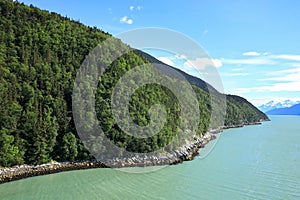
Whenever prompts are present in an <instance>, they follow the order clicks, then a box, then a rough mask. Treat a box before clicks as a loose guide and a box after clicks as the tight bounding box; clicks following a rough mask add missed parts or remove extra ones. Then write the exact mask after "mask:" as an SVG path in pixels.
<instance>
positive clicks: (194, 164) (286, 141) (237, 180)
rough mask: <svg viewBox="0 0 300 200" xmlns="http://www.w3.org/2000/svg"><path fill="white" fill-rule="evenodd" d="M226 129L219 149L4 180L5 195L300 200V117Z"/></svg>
mask: <svg viewBox="0 0 300 200" xmlns="http://www.w3.org/2000/svg"><path fill="white" fill-rule="evenodd" d="M271 119H272V121H271V122H266V123H264V124H263V125H261V126H248V127H244V128H239V129H230V130H226V131H224V132H223V133H222V134H221V135H220V138H219V141H218V143H217V145H216V146H215V148H214V149H213V151H212V152H211V153H210V154H209V155H208V156H207V157H205V158H204V159H199V158H196V159H195V160H194V161H191V162H184V163H183V164H180V165H176V166H169V167H165V168H163V169H160V170H157V171H154V172H152V173H145V174H132V173H125V172H121V171H118V170H113V169H92V170H82V171H72V172H63V173H59V174H53V175H47V176H41V177H34V178H29V179H24V180H20V181H16V182H11V183H6V184H2V185H0V199H1V200H4V199H13V200H16V199H39V200H40V199H207V200H214V199H217V200H219V199H222V200H227V199H228V200H235V199H264V200H265V199H284V200H287V199H300V126H299V122H300V117H292V116H286V117H283V116H280V117H272V118H271Z"/></svg>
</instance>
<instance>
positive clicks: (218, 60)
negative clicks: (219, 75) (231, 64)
mask: <svg viewBox="0 0 300 200" xmlns="http://www.w3.org/2000/svg"><path fill="white" fill-rule="evenodd" d="M211 60H212V61H213V63H214V65H215V67H217V68H219V67H222V65H223V63H222V61H221V60H220V59H216V58H213V59H211Z"/></svg>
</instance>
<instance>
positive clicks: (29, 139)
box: [0, 0, 267, 166]
mask: <svg viewBox="0 0 300 200" xmlns="http://www.w3.org/2000/svg"><path fill="white" fill-rule="evenodd" d="M0 13H1V16H0V27H1V28H0V97H1V98H0V166H13V165H17V164H24V163H26V164H42V163H47V162H49V161H51V160H56V161H74V160H88V159H92V158H93V156H91V154H90V153H89V152H88V151H87V150H86V148H85V147H84V145H83V143H82V141H81V140H80V139H79V137H78V135H77V133H76V129H75V125H74V120H73V115H72V92H73V86H74V80H75V77H76V74H77V71H78V68H79V67H80V65H81V63H82V62H83V61H84V59H85V57H86V56H87V55H88V53H89V52H90V51H91V50H92V49H94V47H95V46H96V45H98V44H99V43H101V42H102V41H104V40H105V39H107V38H110V37H111V35H109V34H108V33H104V32H103V31H100V30H98V29H97V28H95V27H87V26H84V25H82V24H81V23H80V22H77V21H74V20H71V19H69V18H67V17H62V16H60V15H58V14H56V13H52V12H51V13H50V12H48V11H42V10H40V9H38V8H35V7H33V6H26V5H24V4H22V3H18V2H13V1H4V0H1V1H0ZM114 50H115V51H118V48H117V47H115V49H114ZM108 53H109V52H108ZM108 56H109V55H108ZM146 63H149V60H148V59H147V58H145V57H143V56H141V55H139V54H137V53H135V52H134V51H130V52H128V53H126V54H125V55H123V56H122V57H120V58H118V59H117V60H115V61H114V62H113V63H112V64H111V65H110V66H109V68H108V69H107V70H106V72H105V73H104V74H103V77H102V78H101V80H100V81H99V85H98V89H97V93H96V108H95V109H96V112H97V117H98V119H99V123H100V124H101V126H102V128H103V130H104V131H105V134H106V136H107V137H108V138H109V139H110V140H111V141H113V142H114V143H115V144H116V145H117V146H119V147H121V148H124V149H126V150H128V151H132V152H151V151H154V150H157V149H160V148H162V147H164V146H165V145H167V144H169V143H170V142H171V141H172V139H173V137H174V133H175V132H176V131H177V130H178V126H179V123H180V116H179V115H180V114H179V112H180V105H179V104H178V101H176V98H175V97H174V95H173V94H172V93H171V92H170V90H168V89H167V88H165V87H162V86H160V85H155V84H152V85H145V86H143V87H141V88H140V89H138V90H137V91H136V92H135V93H134V94H133V95H132V101H131V102H130V116H131V117H132V119H133V121H134V122H135V123H136V124H138V125H140V126H146V125H147V124H149V123H150V116H149V113H148V110H149V108H150V107H151V106H152V105H155V104H163V105H164V106H165V108H166V111H167V113H168V114H169V115H168V118H167V121H166V124H165V126H164V127H163V129H162V131H161V132H159V133H158V134H156V135H155V136H153V137H149V138H146V139H137V138H135V137H133V136H130V135H128V134H124V133H123V132H122V130H121V129H120V127H118V125H117V124H116V122H115V121H114V119H113V117H112V111H111V104H110V103H111V102H110V97H111V94H112V88H113V87H114V85H115V84H116V83H117V82H118V80H119V79H120V77H122V76H123V75H124V74H125V73H126V71H128V70H130V69H132V68H133V67H134V66H137V65H142V64H146ZM170 81H172V80H171V79H170ZM193 88H194V91H195V92H196V94H197V98H198V102H199V108H200V112H201V117H199V127H198V129H197V130H196V132H195V134H198V135H200V134H202V133H204V132H205V131H207V129H208V128H209V124H210V123H211V121H210V114H211V113H210V112H211V102H210V96H209V94H208V93H207V92H206V91H205V90H203V89H201V88H199V87H196V86H193ZM227 105H228V107H227V115H226V119H225V124H227V125H232V124H240V123H246V122H254V121H258V120H260V119H267V117H266V116H265V115H264V114H263V113H261V112H259V111H258V110H257V109H256V108H255V107H252V105H251V104H249V103H248V102H247V101H246V100H244V99H241V98H240V97H235V96H228V99H227ZM216 121H217V122H216V124H218V119H216ZM218 125H220V124H218ZM182 131H184V130H182ZM95 148H101V147H95Z"/></svg>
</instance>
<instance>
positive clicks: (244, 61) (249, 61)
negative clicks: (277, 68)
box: [222, 58, 274, 65]
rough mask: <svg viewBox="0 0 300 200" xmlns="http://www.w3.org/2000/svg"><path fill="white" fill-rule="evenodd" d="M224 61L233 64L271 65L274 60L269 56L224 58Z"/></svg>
mask: <svg viewBox="0 0 300 200" xmlns="http://www.w3.org/2000/svg"><path fill="white" fill-rule="evenodd" d="M222 62H223V63H226V64H233V65H270V64H274V61H273V60H271V59H269V58H249V59H224V58H223V59H222Z"/></svg>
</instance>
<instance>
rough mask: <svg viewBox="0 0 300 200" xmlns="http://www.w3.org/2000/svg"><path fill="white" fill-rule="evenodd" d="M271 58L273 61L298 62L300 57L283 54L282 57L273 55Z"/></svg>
mask: <svg viewBox="0 0 300 200" xmlns="http://www.w3.org/2000/svg"><path fill="white" fill-rule="evenodd" d="M272 57H273V58H275V59H284V60H292V61H300V55H289V54H283V55H275V56H272Z"/></svg>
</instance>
